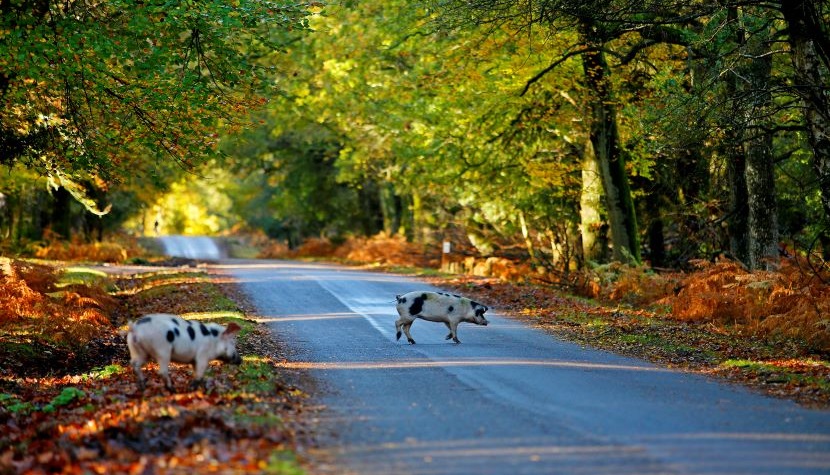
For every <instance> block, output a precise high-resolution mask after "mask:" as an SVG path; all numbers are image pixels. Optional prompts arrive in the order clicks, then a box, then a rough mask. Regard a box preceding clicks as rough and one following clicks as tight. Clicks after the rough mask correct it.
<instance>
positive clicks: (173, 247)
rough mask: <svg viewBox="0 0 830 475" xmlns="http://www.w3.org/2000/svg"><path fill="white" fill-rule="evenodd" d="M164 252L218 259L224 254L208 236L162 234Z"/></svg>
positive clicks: (193, 257) (178, 255)
mask: <svg viewBox="0 0 830 475" xmlns="http://www.w3.org/2000/svg"><path fill="white" fill-rule="evenodd" d="M158 240H159V241H160V242H161V244H162V246H164V253H165V254H167V255H168V256H173V257H187V258H190V259H206V260H216V259H220V258H222V257H224V256H223V254H222V252H221V250H220V248H219V246H217V245H216V242H214V241H213V239H211V238H209V237H206V236H176V235H170V236H160V237H159V238H158Z"/></svg>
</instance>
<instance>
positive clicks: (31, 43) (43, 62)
mask: <svg viewBox="0 0 830 475" xmlns="http://www.w3.org/2000/svg"><path fill="white" fill-rule="evenodd" d="M306 15H307V11H306V9H305V6H304V5H303V4H295V3H291V2H265V1H260V0H237V1H235V2H232V3H227V2H214V1H207V2H172V3H171V2H149V3H148V2H134V1H132V0H113V1H109V2H104V3H95V4H86V3H70V4H63V3H58V2H51V1H48V2H42V3H40V4H38V7H37V8H30V7H29V6H28V4H17V3H4V4H3V7H2V10H0V71H2V72H3V75H2V76H0V77H2V80H0V101H2V104H3V107H2V108H1V109H0V110H2V112H0V118H1V119H2V120H0V123H2V124H3V125H2V129H0V144H2V149H3V150H4V153H3V154H2V161H3V163H5V164H13V163H16V162H21V163H23V164H25V165H26V166H27V167H29V168H32V169H35V170H37V171H39V172H40V173H43V174H49V175H55V176H57V175H58V174H65V175H68V176H86V175H89V174H97V175H102V176H105V177H108V176H113V175H117V174H125V173H127V172H129V173H135V172H137V171H139V170H142V169H143V170H144V171H148V170H149V169H151V168H153V167H154V163H153V162H152V161H149V160H146V159H145V158H144V156H143V155H144V154H146V153H150V154H152V155H153V156H155V157H157V158H162V157H166V158H167V159H170V160H172V161H173V162H175V163H177V164H178V165H181V166H185V167H187V166H191V165H192V164H193V163H195V160H194V159H199V158H200V157H201V156H204V155H209V154H212V153H213V151H214V149H215V145H216V137H217V127H218V126H219V125H221V124H224V125H225V126H229V125H232V124H234V123H236V122H238V118H239V117H240V113H241V112H244V111H247V110H248V109H249V108H251V107H254V106H256V105H257V104H259V103H261V102H263V101H264V98H263V96H262V94H263V93H266V92H269V90H270V89H272V88H273V69H272V68H273V67H274V65H275V57H276V56H278V55H279V51H280V50H281V48H282V46H283V45H284V44H285V43H286V42H287V41H289V40H290V39H291V38H292V37H293V36H295V35H296V32H300V31H302V30H303V29H305V28H306V25H307V23H306V20H305V17H306Z"/></svg>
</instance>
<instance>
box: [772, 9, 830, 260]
mask: <svg viewBox="0 0 830 475" xmlns="http://www.w3.org/2000/svg"><path fill="white" fill-rule="evenodd" d="M817 3H818V2H816V1H814V0H782V1H781V12H782V13H783V14H784V19H785V20H786V22H787V27H788V30H787V31H788V33H789V42H790V50H791V57H792V63H793V69H794V72H795V90H796V93H797V94H798V95H799V97H800V98H801V101H802V104H803V107H804V121H805V122H806V125H807V140H808V142H809V144H810V148H811V149H812V151H813V169H814V170H815V173H816V176H817V178H818V183H819V190H820V193H821V204H822V207H823V208H824V216H825V221H826V222H827V223H830V89H828V87H827V85H828V83H830V78H828V77H827V73H826V68H830V60H828V55H830V51H828V50H827V49H828V46H827V45H828V43H830V38H828V37H827V35H826V34H825V31H826V28H821V26H822V19H821V15H820V13H819V9H818V5H817ZM822 63H823V67H822ZM824 229H825V231H823V233H824V235H823V236H821V237H820V240H821V241H822V242H830V236H828V231H827V229H828V226H825V227H824ZM823 251H824V255H825V258H827V257H830V249H823Z"/></svg>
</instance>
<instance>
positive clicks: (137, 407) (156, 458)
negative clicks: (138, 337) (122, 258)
mask: <svg viewBox="0 0 830 475" xmlns="http://www.w3.org/2000/svg"><path fill="white" fill-rule="evenodd" d="M9 264H10V266H11V267H9V266H7V268H6V270H7V272H6V273H5V274H6V275H5V278H4V281H3V283H2V284H3V285H2V286H0V290H3V289H6V291H7V294H6V296H7V297H9V296H10V297H14V298H20V299H22V300H23V301H21V302H18V304H17V305H16V306H15V305H10V306H6V307H4V309H5V310H6V311H7V313H8V315H6V317H5V319H4V320H1V321H0V350H2V351H3V352H4V353H3V358H4V359H3V361H4V363H5V364H4V366H3V368H2V374H0V427H2V428H3V430H2V431H0V474H5V473H29V474H40V473H70V474H73V473H77V474H81V473H83V474H87V473H102V474H104V473H136V474H148V473H153V474H164V473H252V472H255V473H287V474H291V473H302V472H301V469H300V468H299V464H298V461H297V459H296V455H295V447H296V444H297V440H298V434H297V432H298V431H301V430H302V429H301V427H302V426H301V425H300V424H299V423H298V422H297V421H298V420H299V414H300V413H301V412H302V408H303V399H304V397H305V395H304V394H303V393H302V392H301V391H300V390H298V389H297V388H296V387H295V386H293V385H292V384H291V383H288V382H287V381H286V380H284V379H283V378H282V376H281V371H280V372H278V361H279V360H280V359H281V356H280V353H281V351H280V350H279V348H278V347H277V346H276V345H268V344H265V342H269V341H273V339H272V338H271V335H270V333H268V331H267V329H265V328H264V327H262V326H258V325H254V324H253V323H252V322H246V323H245V327H246V330H245V331H246V332H247V335H246V336H244V337H240V343H239V348H240V352H241V353H242V354H243V355H247V356H246V358H245V361H244V362H243V364H242V365H241V366H238V367H233V366H225V365H222V364H220V363H218V362H214V363H212V366H211V369H210V370H209V371H208V378H207V388H206V390H200V391H196V392H184V393H179V394H168V393H167V392H166V391H165V390H164V389H163V385H162V383H161V381H160V378H159V377H158V376H157V375H156V374H155V370H156V368H157V367H156V365H155V364H151V365H148V366H147V367H146V368H145V372H147V374H148V376H149V378H148V383H149V384H148V388H147V390H146V391H145V392H144V393H143V394H139V393H138V392H137V386H136V382H135V376H134V374H133V372H132V370H131V369H128V364H127V361H128V354H127V351H126V345H125V343H124V340H123V338H122V337H120V336H119V335H118V333H117V328H116V327H117V326H120V325H121V324H123V323H124V322H125V321H127V320H129V319H133V318H135V317H136V316H138V315H139V314H140V313H142V312H158V311H168V312H169V311H181V312H199V311H207V312H208V313H210V311H214V312H215V311H217V310H219V311H220V313H221V312H226V313H227V312H228V310H230V309H231V307H233V305H232V301H231V300H230V299H229V298H228V297H229V296H231V297H232V296H233V295H234V294H233V293H232V292H222V291H221V288H222V287H223V286H228V285H229V284H227V283H221V282H215V279H214V278H213V277H211V276H209V275H207V274H205V273H204V272H192V269H178V270H176V271H163V272H160V271H158V270H156V271H154V272H153V273H152V276H148V275H147V274H140V275H132V276H126V277H123V278H121V279H117V280H116V281H115V283H114V284H115V285H114V288H117V289H120V290H119V291H118V298H117V299H112V301H113V302H114V303H113V305H114V309H112V311H111V312H107V313H106V315H107V316H108V317H111V318H112V319H113V320H106V321H100V320H93V321H91V323H90V324H91V325H94V327H95V332H96V333H97V335H98V336H97V337H95V338H94V339H93V340H91V341H89V342H87V343H86V344H85V345H78V344H77V343H78V342H77V341H74V342H72V341H70V342H64V341H56V340H53V339H51V338H50V335H49V334H48V333H47V334H40V335H31V334H27V335H28V336H27V337H26V338H25V339H20V338H19V339H20V340H21V341H15V342H14V343H16V344H14V345H11V344H9V342H10V339H14V338H15V335H16V334H18V333H21V332H22V331H24V330H25V328H24V327H22V326H21V323H20V322H21V321H23V322H24V323H25V321H26V320H25V319H27V318H31V317H29V316H27V315H28V314H30V313H33V312H34V313H36V314H37V312H39V311H40V310H41V309H42V308H46V309H48V311H50V312H55V313H54V314H53V315H52V318H53V319H55V320H61V319H64V318H63V317H56V315H61V316H62V315H71V314H72V312H73V309H74V308H76V307H77V305H78V304H79V301H78V300H79V299H78V298H70V299H65V298H63V297H56V296H53V295H49V291H50V290H53V289H54V283H55V281H56V279H55V278H54V275H51V276H50V275H49V273H50V272H54V269H51V268H49V267H48V266H40V267H37V268H34V267H27V266H23V267H19V266H17V265H11V263H9ZM18 267H19V269H20V270H9V269H10V268H18ZM24 276H25V277H24ZM29 276H31V277H33V278H32V280H31V282H29V281H27V279H26V277H29ZM79 287H83V286H79ZM9 289H11V290H9ZM12 290H13V291H14V292H16V293H12ZM73 292H75V293H77V294H78V295H89V297H85V298H87V299H89V300H90V302H85V303H84V302H80V303H84V305H86V304H90V305H91V302H92V301H95V300H96V299H97V298H98V297H100V295H99V296H98V297H96V296H95V295H97V294H95V292H101V290H100V289H98V290H97V291H92V290H84V289H81V288H78V289H76V290H73ZM99 307H100V305H99V306H97V307H95V308H99ZM8 308H17V309H18V310H19V312H11V311H8ZM232 310H234V311H236V313H237V314H239V312H238V309H237V308H236V307H233V308H232ZM21 312H22V313H21ZM102 315H103V313H102ZM66 318H69V317H66ZM21 319H23V320H21ZM238 321H239V322H240V323H243V321H242V320H238ZM96 342H106V344H101V345H99V347H98V349H97V350H88V348H89V347H90V346H95V344H96ZM80 353H84V355H81V354H80ZM12 360H13V361H17V362H18V363H19V364H8V363H9V362H10V361H12ZM191 373H192V370H191V368H190V366H189V365H186V366H185V365H175V364H174V365H172V366H171V377H172V378H173V383H174V385H175V386H176V387H177V388H180V389H184V388H185V387H187V384H188V383H189V380H190V378H191Z"/></svg>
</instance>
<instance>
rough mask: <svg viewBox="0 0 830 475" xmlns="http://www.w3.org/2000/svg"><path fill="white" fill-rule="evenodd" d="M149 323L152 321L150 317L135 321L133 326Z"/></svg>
mask: <svg viewBox="0 0 830 475" xmlns="http://www.w3.org/2000/svg"><path fill="white" fill-rule="evenodd" d="M151 321H153V319H152V317H141V318H139V319H138V320H136V322H135V324H136V325H141V324H142V323H147V322H151Z"/></svg>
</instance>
